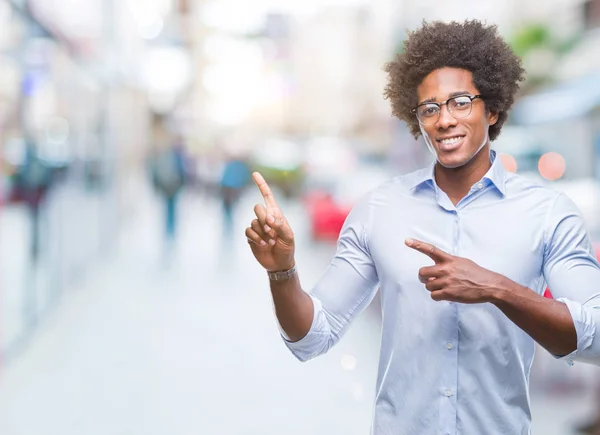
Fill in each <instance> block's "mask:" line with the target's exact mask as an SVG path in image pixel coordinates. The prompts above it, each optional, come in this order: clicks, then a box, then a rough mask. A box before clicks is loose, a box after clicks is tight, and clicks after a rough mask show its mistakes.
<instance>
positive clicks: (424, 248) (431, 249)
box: [406, 239, 452, 264]
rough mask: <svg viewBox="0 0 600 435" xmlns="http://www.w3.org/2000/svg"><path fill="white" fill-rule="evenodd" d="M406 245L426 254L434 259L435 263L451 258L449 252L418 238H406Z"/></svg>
mask: <svg viewBox="0 0 600 435" xmlns="http://www.w3.org/2000/svg"><path fill="white" fill-rule="evenodd" d="M406 246H408V247H409V248H413V249H414V250H416V251H419V252H421V253H422V254H425V255H427V256H428V257H429V258H431V259H432V260H433V261H435V263H436V264H437V263H443V262H444V261H448V260H450V259H451V258H452V256H451V255H450V254H448V253H446V252H444V251H442V250H441V249H440V248H438V247H436V246H435V245H432V244H431V243H425V242H422V241H420V240H413V239H406Z"/></svg>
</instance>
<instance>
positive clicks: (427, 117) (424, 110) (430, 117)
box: [417, 104, 440, 124]
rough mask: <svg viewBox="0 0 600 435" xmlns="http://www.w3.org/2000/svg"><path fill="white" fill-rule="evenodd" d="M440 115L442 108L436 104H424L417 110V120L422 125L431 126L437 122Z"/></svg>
mask: <svg viewBox="0 0 600 435" xmlns="http://www.w3.org/2000/svg"><path fill="white" fill-rule="evenodd" d="M439 115H440V108H439V107H438V106H436V105H435V104H424V105H422V106H419V107H418V108H417V118H419V121H421V123H422V124H431V123H432V122H435V121H437V119H438V117H439Z"/></svg>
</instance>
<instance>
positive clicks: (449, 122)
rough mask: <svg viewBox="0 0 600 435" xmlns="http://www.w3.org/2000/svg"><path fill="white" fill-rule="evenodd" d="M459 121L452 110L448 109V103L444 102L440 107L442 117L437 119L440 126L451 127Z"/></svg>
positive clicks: (442, 127)
mask: <svg viewBox="0 0 600 435" xmlns="http://www.w3.org/2000/svg"><path fill="white" fill-rule="evenodd" d="M456 123H457V121H456V118H455V117H454V116H452V114H451V113H450V111H449V110H448V105H447V104H444V105H443V106H442V107H441V109H440V117H439V118H438V121H437V123H436V124H437V126H438V128H441V129H444V130H445V129H447V128H449V127H452V126H455V125H456Z"/></svg>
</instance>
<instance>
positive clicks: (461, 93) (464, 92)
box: [418, 91, 471, 106]
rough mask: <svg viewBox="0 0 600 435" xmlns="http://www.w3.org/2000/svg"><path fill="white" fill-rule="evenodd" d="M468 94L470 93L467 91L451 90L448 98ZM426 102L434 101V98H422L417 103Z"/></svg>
mask: <svg viewBox="0 0 600 435" xmlns="http://www.w3.org/2000/svg"><path fill="white" fill-rule="evenodd" d="M470 94H471V93H470V92H469V91H456V92H452V93H451V94H450V95H448V99H450V98H454V97H458V96H459V95H470ZM427 103H435V98H428V99H426V100H423V101H421V102H420V103H419V104H418V105H419V106H420V105H421V104H427Z"/></svg>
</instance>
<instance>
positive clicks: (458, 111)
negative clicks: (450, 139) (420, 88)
mask: <svg viewBox="0 0 600 435" xmlns="http://www.w3.org/2000/svg"><path fill="white" fill-rule="evenodd" d="M477 98H483V96H482V95H459V96H457V97H452V98H448V99H447V100H446V101H442V102H441V103H423V104H419V105H418V106H417V107H415V108H414V109H412V110H411V112H412V113H414V114H415V115H416V116H417V119H418V120H419V122H420V123H421V124H423V125H431V124H435V123H436V122H437V121H438V119H440V113H441V112H442V106H443V105H444V104H445V105H446V107H447V108H448V112H450V114H451V115H452V116H454V117H455V118H456V119H460V118H466V117H467V116H469V115H470V114H471V108H472V106H473V100H475V99H477Z"/></svg>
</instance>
